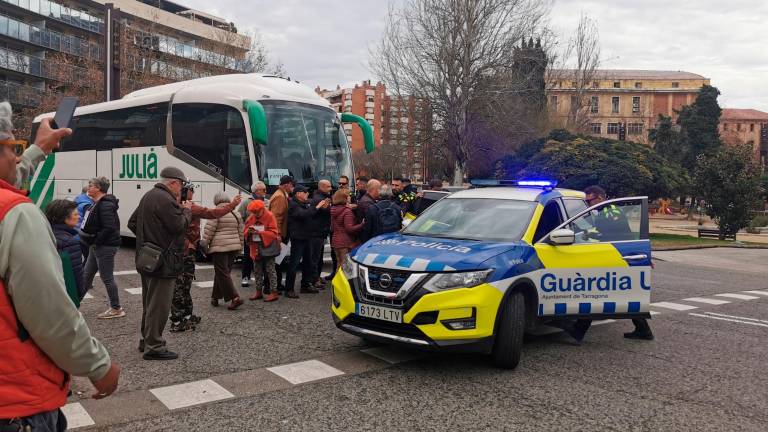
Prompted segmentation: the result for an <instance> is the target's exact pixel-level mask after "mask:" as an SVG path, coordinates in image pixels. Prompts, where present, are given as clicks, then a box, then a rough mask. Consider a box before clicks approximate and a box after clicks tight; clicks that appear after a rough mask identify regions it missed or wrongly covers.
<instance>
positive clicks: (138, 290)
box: [125, 287, 141, 295]
mask: <svg viewBox="0 0 768 432" xmlns="http://www.w3.org/2000/svg"><path fill="white" fill-rule="evenodd" d="M125 290H126V291H128V293H129V294H133V295H139V294H141V287H138V288H126V289H125Z"/></svg>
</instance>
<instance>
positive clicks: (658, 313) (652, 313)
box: [651, 311, 661, 315]
mask: <svg viewBox="0 0 768 432" xmlns="http://www.w3.org/2000/svg"><path fill="white" fill-rule="evenodd" d="M651 315H661V312H658V311H651Z"/></svg>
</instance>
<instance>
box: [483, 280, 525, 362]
mask: <svg viewBox="0 0 768 432" xmlns="http://www.w3.org/2000/svg"><path fill="white" fill-rule="evenodd" d="M498 320H499V327H498V333H497V334H496V342H495V343H494V345H493V353H492V354H491V355H492V356H493V363H494V364H495V365H496V366H498V367H501V368H505V369H514V368H515V367H517V364H518V363H519V362H520V356H521V354H522V351H523V335H524V333H525V298H524V297H523V293H521V292H520V291H515V292H513V293H510V295H509V296H507V298H506V299H505V300H504V303H502V305H501V307H500V308H499V315H498Z"/></svg>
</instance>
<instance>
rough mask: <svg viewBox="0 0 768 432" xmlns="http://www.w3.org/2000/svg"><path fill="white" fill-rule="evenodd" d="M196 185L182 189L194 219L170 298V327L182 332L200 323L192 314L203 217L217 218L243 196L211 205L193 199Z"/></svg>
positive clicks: (189, 227)
mask: <svg viewBox="0 0 768 432" xmlns="http://www.w3.org/2000/svg"><path fill="white" fill-rule="evenodd" d="M194 193H195V188H194V187H192V186H191V185H190V186H188V187H187V186H185V187H183V188H182V190H181V202H182V203H184V202H191V203H192V208H191V209H190V211H191V212H192V220H191V221H190V222H189V226H188V227H187V234H186V239H185V241H184V269H183V270H182V272H181V273H180V274H179V275H178V276H177V277H176V284H175V286H174V289H173V301H172V302H171V331H172V332H182V331H185V330H187V329H193V330H194V328H195V325H196V324H198V323H200V317H199V316H196V315H193V314H192V311H193V305H192V295H191V294H190V290H191V289H192V280H193V279H194V278H195V257H196V252H197V243H198V240H200V220H201V219H218V218H220V217H222V216H224V215H226V214H228V213H229V212H231V211H233V210H234V209H235V208H236V207H237V205H238V204H240V201H241V200H242V197H241V196H240V195H235V198H234V199H233V200H232V202H231V203H229V204H228V205H226V206H223V207H215V208H208V207H203V206H199V205H197V204H195V203H194V202H192V199H193V198H194Z"/></svg>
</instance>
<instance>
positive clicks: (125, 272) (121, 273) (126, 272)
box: [96, 264, 213, 277]
mask: <svg viewBox="0 0 768 432" xmlns="http://www.w3.org/2000/svg"><path fill="white" fill-rule="evenodd" d="M212 268H213V266H212V265H207V264H200V265H195V269H197V270H209V269H212ZM134 274H139V272H137V271H136V270H120V271H116V272H112V275H113V276H125V275H134ZM96 276H98V277H101V275H100V274H98V273H97V274H96Z"/></svg>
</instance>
